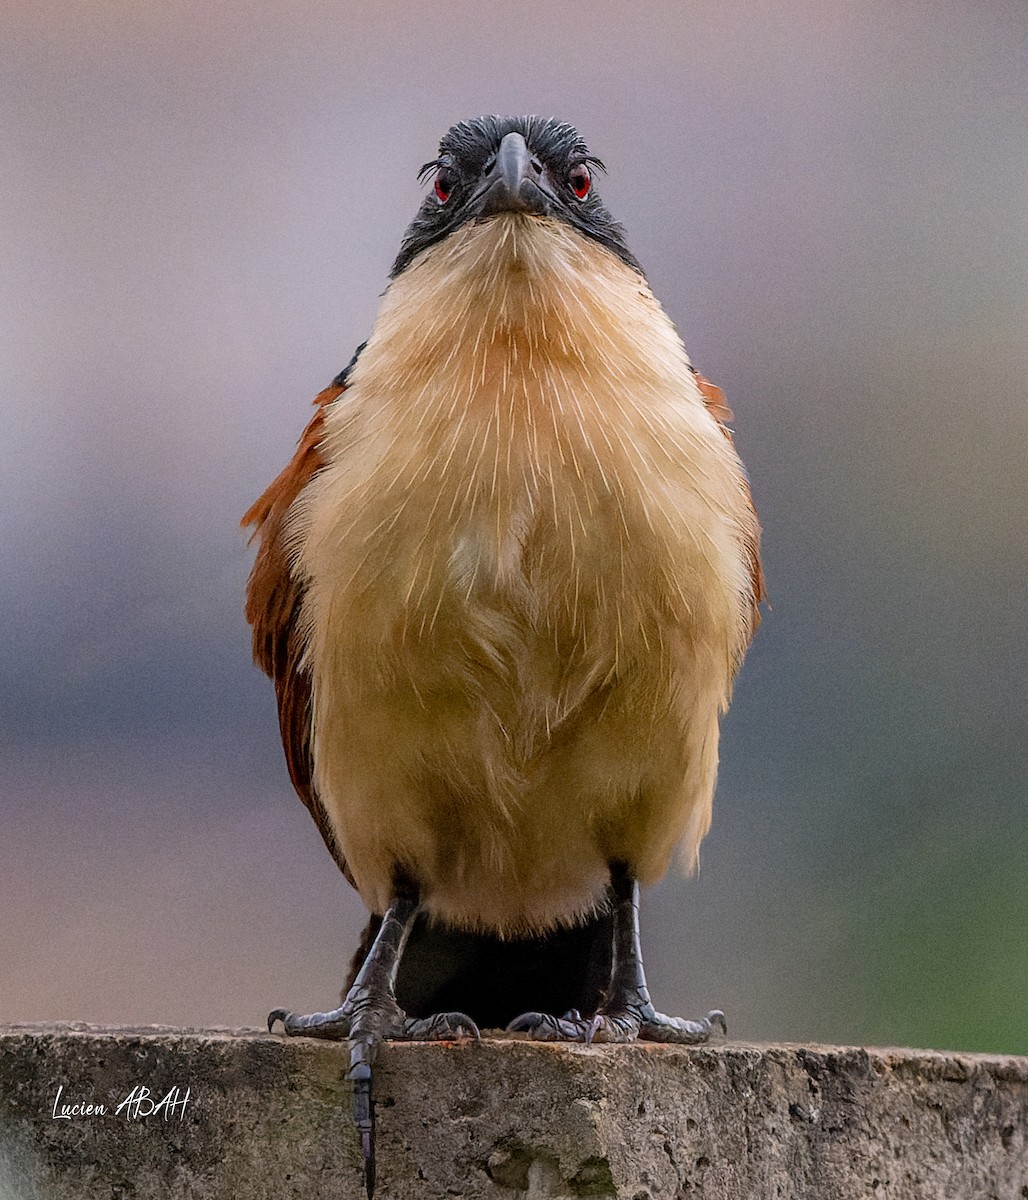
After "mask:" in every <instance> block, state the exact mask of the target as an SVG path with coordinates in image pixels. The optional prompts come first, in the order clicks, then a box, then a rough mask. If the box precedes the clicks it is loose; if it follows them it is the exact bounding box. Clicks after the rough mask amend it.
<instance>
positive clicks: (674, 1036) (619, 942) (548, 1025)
mask: <svg viewBox="0 0 1028 1200" xmlns="http://www.w3.org/2000/svg"><path fill="white" fill-rule="evenodd" d="M610 902H611V909H612V914H613V918H614V922H613V923H614V946H613V968H612V971H611V978H610V984H609V986H608V988H607V991H606V995H605V996H604V998H603V1001H602V1002H601V1004H600V1007H599V1008H598V1009H597V1011H596V1015H595V1016H594V1017H593V1018H592V1019H591V1020H586V1019H584V1018H583V1017H582V1016H581V1015H580V1014H579V1013H577V1012H575V1011H574V1010H572V1011H571V1012H569V1013H565V1014H564V1016H563V1017H555V1016H551V1015H550V1014H549V1013H539V1012H527V1013H522V1015H521V1016H520V1017H515V1018H514V1020H513V1021H511V1023H510V1024H509V1025H508V1026H507V1028H508V1029H510V1030H513V1031H514V1032H517V1033H527V1034H528V1035H529V1036H530V1037H532V1038H534V1039H535V1040H537V1041H546V1042H554V1041H574V1042H581V1041H585V1042H594V1041H595V1042H631V1041H635V1039H636V1038H642V1039H643V1040H644V1041H650V1042H685V1043H691V1044H696V1043H698V1042H705V1041H707V1040H708V1039H709V1038H710V1035H711V1034H712V1032H713V1031H714V1029H715V1027H719V1028H720V1029H721V1030H722V1031H723V1032H725V1033H727V1031H728V1030H727V1026H726V1024H725V1014H724V1013H723V1012H721V1011H720V1010H718V1009H714V1010H713V1011H712V1012H709V1013H707V1015H706V1016H705V1017H703V1018H702V1019H701V1020H699V1021H687V1020H685V1019H684V1018H682V1017H668V1016H665V1015H664V1014H663V1013H659V1012H657V1010H656V1009H655V1008H654V1007H653V1002H652V1001H651V1000H650V993H649V989H648V988H647V986H646V975H645V973H644V971H643V963H642V949H641V947H640V945H639V885H638V884H637V883H636V881H635V879H634V878H633V876H632V875H631V873H630V872H629V871H628V868H627V867H625V865H624V864H623V863H613V864H612V865H611V868H610Z"/></svg>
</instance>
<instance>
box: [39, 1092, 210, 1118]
mask: <svg viewBox="0 0 1028 1200" xmlns="http://www.w3.org/2000/svg"><path fill="white" fill-rule="evenodd" d="M63 1092H64V1084H63V1083H62V1084H61V1085H60V1087H59V1088H58V1089H57V1095H56V1096H55V1097H54V1109H53V1112H52V1113H51V1117H52V1118H53V1120H55V1121H70V1120H71V1119H72V1118H73V1117H106V1116H108V1115H110V1116H112V1117H125V1119H126V1120H128V1121H141V1120H145V1119H146V1118H147V1117H158V1116H159V1117H163V1118H164V1120H165V1121H169V1120H172V1119H173V1118H176V1117H177V1118H178V1120H180V1121H181V1120H183V1119H184V1118H185V1115H186V1105H187V1104H188V1103H189V1094H190V1089H189V1088H186V1089H185V1092H183V1090H182V1088H180V1087H173V1088H172V1089H171V1090H170V1091H169V1092H168V1093H167V1094H166V1095H164V1096H162V1097H160V1099H158V1098H157V1097H156V1096H154V1095H153V1094H152V1093H151V1091H150V1089H149V1088H148V1087H145V1086H144V1085H143V1084H138V1085H137V1086H136V1087H134V1088H133V1089H132V1091H131V1092H129V1094H128V1095H127V1096H126V1097H125V1099H124V1100H121V1101H120V1102H119V1103H118V1104H117V1105H110V1104H94V1103H91V1102H89V1101H83V1100H80V1101H77V1102H76V1103H73V1104H67V1103H64V1102H62V1100H61V1095H62V1093H63Z"/></svg>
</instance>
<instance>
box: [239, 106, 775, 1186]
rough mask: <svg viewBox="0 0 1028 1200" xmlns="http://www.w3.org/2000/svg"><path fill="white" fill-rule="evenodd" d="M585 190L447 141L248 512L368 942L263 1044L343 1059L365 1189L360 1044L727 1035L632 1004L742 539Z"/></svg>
mask: <svg viewBox="0 0 1028 1200" xmlns="http://www.w3.org/2000/svg"><path fill="white" fill-rule="evenodd" d="M601 168H602V163H600V161H599V160H598V159H596V158H594V157H593V156H592V155H590V154H589V152H588V150H587V148H586V146H585V143H584V142H583V141H582V139H581V138H580V136H579V134H578V133H577V131H576V130H575V129H574V128H572V127H571V126H570V125H567V124H564V123H561V122H558V121H554V120H547V119H542V118H539V117H483V118H479V119H476V120H470V121H465V122H461V123H460V124H458V125H455V126H454V127H453V128H452V129H451V130H450V131H449V132H448V133H447V134H446V136H445V137H444V138H443V140H442V142H441V143H440V147H439V155H438V157H437V158H436V159H435V160H433V161H432V162H430V163H428V164H426V166H425V167H424V168H423V174H425V175H430V177H431V179H432V186H431V188H430V190H429V192H428V195H427V196H426V198H425V200H424V202H423V203H422V205H421V207H420V209H419V210H418V213H417V215H416V216H415V218H414V220H413V221H412V223H411V225H410V227H409V228H408V229H407V232H406V234H405V235H404V238H403V241H402V243H401V246H400V251H399V254H398V255H397V258H396V261H395V263H394V265H393V268H392V273H391V282H390V284H389V287H388V289H387V291H386V292H385V294H384V297H383V299H382V304H381V308H380V310H379V313H378V317H377V319H376V321H375V324H374V327H373V329H372V331H371V335H370V337H369V338H368V340H367V342H365V343H364V345H363V346H361V348H360V349H359V350H358V352H357V354H356V355H354V357H353V359H352V361H351V362H350V364H349V366H348V367H347V368H346V369H345V370H344V371H343V372H342V373H341V374H340V375H339V376H338V377H337V378H336V379H335V380H333V382H332V384H331V385H330V386H329V387H328V388H326V389H325V391H323V392H322V393H321V394H320V395H319V396H318V397H317V400H316V401H315V403H316V405H317V411H316V413H315V415H314V418H313V420H312V421H311V422H310V424H309V425H308V427H307V429H306V431H305V432H304V434H303V436H302V438H301V440H300V443H299V447H298V449H297V451H296V454H295V456H294V457H293V459H292V461H291V462H290V464H289V465H288V466H287V467H286V468H285V470H284V471H283V472H282V473H281V474H280V475H279V476H278V478H277V479H276V480H275V481H274V482H273V483H272V484H271V486H270V487H269V488H268V489H267V491H266V492H265V493H264V495H263V496H261V498H260V499H259V500H258V501H257V502H256V504H255V505H254V506H253V507H252V508H251V509H250V511H249V512H248V513H247V514H246V516H245V518H244V524H245V525H248V526H253V528H254V536H255V538H256V539H257V541H258V551H257V557H256V562H255V565H254V568H253V572H252V575H251V577H250V582H249V588H248V593H247V607H246V612H247V617H248V619H249V621H250V623H251V624H252V626H253V647H254V655H255V658H256V661H257V662H258V663H259V665H260V666H261V667H262V668H263V669H264V670H265V671H266V672H267V673H268V674H269V675H270V676H271V677H272V679H273V680H274V683H275V689H276V693H277V697H278V709H279V718H280V724H281V732H282V741H283V745H284V747H285V753H286V759H287V762H288V766H289V771H290V775H291V778H292V781H293V784H294V786H295V788H296V790H297V792H298V793H299V795H300V797H301V799H302V800H303V801H304V803H305V804H306V805H307V807H308V808H309V809H310V811H311V814H312V815H313V817H314V819H315V821H316V822H317V825H318V828H319V830H320V831H321V834H322V836H323V837H324V839H325V842H326V843H327V845H328V848H329V850H330V851H331V853H332V855H333V857H334V858H335V860H336V862H337V863H338V864H339V867H340V869H341V870H342V871H343V872H344V874H345V875H346V877H347V879H348V880H349V881H350V882H351V883H352V884H353V885H354V887H356V888H357V890H358V891H359V892H360V894H361V896H362V897H363V899H364V901H365V902H366V904H367V905H368V908H369V909H370V910H371V913H372V914H373V918H372V923H371V926H370V927H369V932H368V934H367V935H366V939H365V945H364V946H363V947H362V951H363V952H364V954H363V961H362V962H360V963H359V970H358V971H357V974H356V978H355V979H354V980H353V982H352V986H351V987H350V988H349V991H348V992H347V994H346V996H345V999H344V1001H343V1004H342V1006H341V1007H340V1008H338V1009H336V1010H335V1011H333V1012H328V1013H315V1014H312V1015H308V1016H298V1015H296V1014H293V1013H290V1012H287V1011H285V1010H281V1009H279V1010H276V1011H275V1012H273V1013H272V1014H271V1017H270V1018H269V1028H270V1024H271V1023H273V1022H274V1021H275V1020H281V1021H282V1022H283V1024H284V1027H285V1030H286V1032H287V1033H290V1034H307V1035H313V1036H318V1037H331V1038H340V1039H341V1038H345V1037H349V1038H350V1039H351V1072H350V1077H351V1078H352V1079H353V1080H354V1084H355V1100H354V1104H355V1116H356V1119H357V1123H358V1126H359V1128H360V1129H361V1132H362V1137H363V1143H364V1151H365V1158H366V1160H367V1163H368V1187H369V1190H370V1188H371V1186H372V1181H373V1157H372V1147H371V1124H370V1122H371V1110H370V1106H369V1099H368V1098H369V1094H370V1068H371V1062H372V1058H373V1053H374V1048H375V1045H376V1044H377V1042H378V1041H379V1040H380V1039H382V1038H418V1039H421V1038H452V1037H456V1036H462V1035H477V1033H478V1025H480V1024H488V1025H493V1024H499V1023H505V1024H506V1023H509V1027H510V1028H512V1029H515V1030H520V1031H522V1032H526V1033H528V1034H530V1035H531V1036H534V1037H537V1038H546V1039H555V1038H568V1039H580V1040H581V1039H585V1040H593V1041H628V1040H631V1039H633V1038H636V1037H640V1038H647V1039H652V1040H657V1041H676V1042H700V1041H704V1040H706V1039H707V1038H708V1037H709V1036H710V1034H711V1031H712V1028H713V1027H714V1026H716V1025H721V1026H722V1027H723V1026H724V1017H723V1015H722V1014H721V1013H720V1012H718V1011H714V1012H711V1013H709V1014H708V1015H707V1016H706V1017H704V1018H702V1019H701V1020H697V1021H689V1020H684V1019H681V1018H672V1017H668V1016H665V1015H663V1014H662V1013H660V1012H658V1011H657V1010H656V1009H655V1008H654V1006H653V1004H652V1003H651V1001H650V997H649V993H648V991H647V988H646V981H645V977H644V974H643V966H642V958H641V954H640V948H639V939H638V911H637V895H638V886H639V885H640V884H642V885H646V884H650V883H653V882H655V881H656V880H658V879H659V878H660V877H661V876H662V875H663V874H664V872H665V870H666V869H667V867H668V863H669V861H670V859H671V856H672V854H673V852H674V850H675V848H676V847H680V852H681V857H682V861H683V863H684V865H685V867H686V868H687V869H688V868H691V867H693V866H694V865H695V863H696V861H697V854H698V849H699V845H700V841H701V839H702V838H703V836H704V834H705V833H706V831H707V828H708V826H709V824H710V816H711V801H712V796H713V792H714V781H715V774H716V770H717V760H718V733H719V718H720V716H721V714H722V713H723V712H724V711H725V708H726V706H727V704H728V700H729V694H730V690H731V685H732V680H733V677H734V675H735V673H736V671H737V669H738V667H739V665H740V662H741V661H742V657H743V654H744V652H745V650H746V647H747V645H748V644H749V641H750V639H751V637H752V635H753V632H754V629H755V627H756V625H757V623H758V620H759V611H758V610H759V605H760V602H761V599H762V596H763V580H762V574H761V566H760V554H759V532H760V531H759V525H758V522H757V517H756V514H755V511H754V507H753V503H752V500H751V496H750V490H749V486H748V483H747V478H746V474H745V471H744V469H743V466H742V464H741V462H740V460H739V458H738V456H737V454H736V452H735V449H734V447H733V444H732V437H731V434H730V432H729V430H728V428H727V425H726V422H727V421H728V420H729V419H730V417H731V414H730V412H729V411H728V409H727V407H726V406H725V403H724V397H723V395H722V393H721V392H720V390H719V389H718V388H716V387H714V386H713V385H712V384H710V383H708V382H707V381H706V380H705V379H704V378H703V377H702V376H701V375H699V374H697V372H696V370H695V369H694V368H693V366H692V365H691V363H690V361H689V358H688V356H687V355H686V352H685V349H684V348H683V346H682V343H681V341H680V339H679V337H678V334H677V333H676V331H675V329H674V326H673V325H672V324H671V321H670V320H669V319H668V317H667V315H666V314H665V312H664V310H663V309H662V308H661V306H660V304H659V303H658V302H657V300H656V299H655V298H654V296H653V293H652V292H651V291H650V288H649V286H648V285H647V282H646V279H645V276H644V275H643V272H642V268H641V267H640V266H639V263H638V262H637V261H636V259H635V258H634V256H633V255H632V253H631V251H630V250H629V249H628V246H627V245H626V242H625V238H624V232H623V230H622V228H621V227H620V225H618V224H617V223H616V222H615V221H614V219H613V218H612V217H611V215H610V213H609V212H608V211H607V209H606V208H605V207H604V205H603V203H602V202H601V200H600V198H599V196H598V195H597V192H596V188H595V186H594V178H593V176H594V173H595V172H596V171H597V170H598V169H601ZM412 930H413V931H414V936H413V938H412V939H411V941H410V945H409V946H407V942H408V938H409V937H410V935H411V933H412ZM405 947H406V952H405ZM522 1007H524V1008H525V1009H527V1010H528V1011H524V1012H522V1011H521V1009H522ZM565 1009H567V1010H568V1011H564V1010H565Z"/></svg>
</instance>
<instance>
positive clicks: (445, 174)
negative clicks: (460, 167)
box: [435, 167, 453, 204]
mask: <svg viewBox="0 0 1028 1200" xmlns="http://www.w3.org/2000/svg"><path fill="white" fill-rule="evenodd" d="M452 191H453V175H452V173H451V172H450V171H448V170H447V168H446V167H440V168H439V171H438V172H437V174H436V177H435V194H436V195H437V196H438V197H439V203H440V204H445V203H446V201H447V200H449V198H450V193H451V192H452Z"/></svg>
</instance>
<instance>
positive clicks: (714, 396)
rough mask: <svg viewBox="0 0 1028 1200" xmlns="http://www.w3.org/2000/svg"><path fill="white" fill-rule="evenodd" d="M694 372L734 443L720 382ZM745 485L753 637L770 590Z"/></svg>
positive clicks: (709, 408) (757, 525)
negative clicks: (750, 521)
mask: <svg viewBox="0 0 1028 1200" xmlns="http://www.w3.org/2000/svg"><path fill="white" fill-rule="evenodd" d="M693 374H694V376H695V378H696V383H697V386H698V387H699V389H700V395H701V396H702V397H703V403H704V404H705V405H706V406H707V412H709V413H710V415H711V416H712V417H713V418H714V420H715V421H717V423H718V425H720V427H721V432H722V433H723V434H724V435H725V437H726V438H728V440H729V442H732V444H733V445H734V439H733V438H732V431H731V429H729V427H728V422H729V421H731V420H732V415H733V414H732V410H731V409H730V408H729V407H728V401H727V400H726V399H725V394H724V392H723V391H722V390H721V389H720V388H719V387H718V386H717V384H714V383H711V382H710V380H709V379H707V378H706V377H705V376H703V375H701V374H700V373H699V371H697V370H696V369H695V368H693ZM743 488H744V490H745V494H746V503H747V504H748V505H749V507H750V512H752V513H753V529H754V533H753V536H752V537H748V538H747V539H746V544H745V548H746V557H747V559H748V562H749V568H750V582H751V586H752V609H751V614H750V636H751V637H752V636H753V634H754V633H755V632H756V630H757V626H758V625H759V624H760V604H761V601H762V600H764V599H766V598H767V591H766V589H765V586H764V568H763V566H762V565H761V562H760V522H759V520H758V518H757V510H756V507H755V505H754V503H753V495H752V493H751V492H750V485H749V484H748V483H744V484H743Z"/></svg>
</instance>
